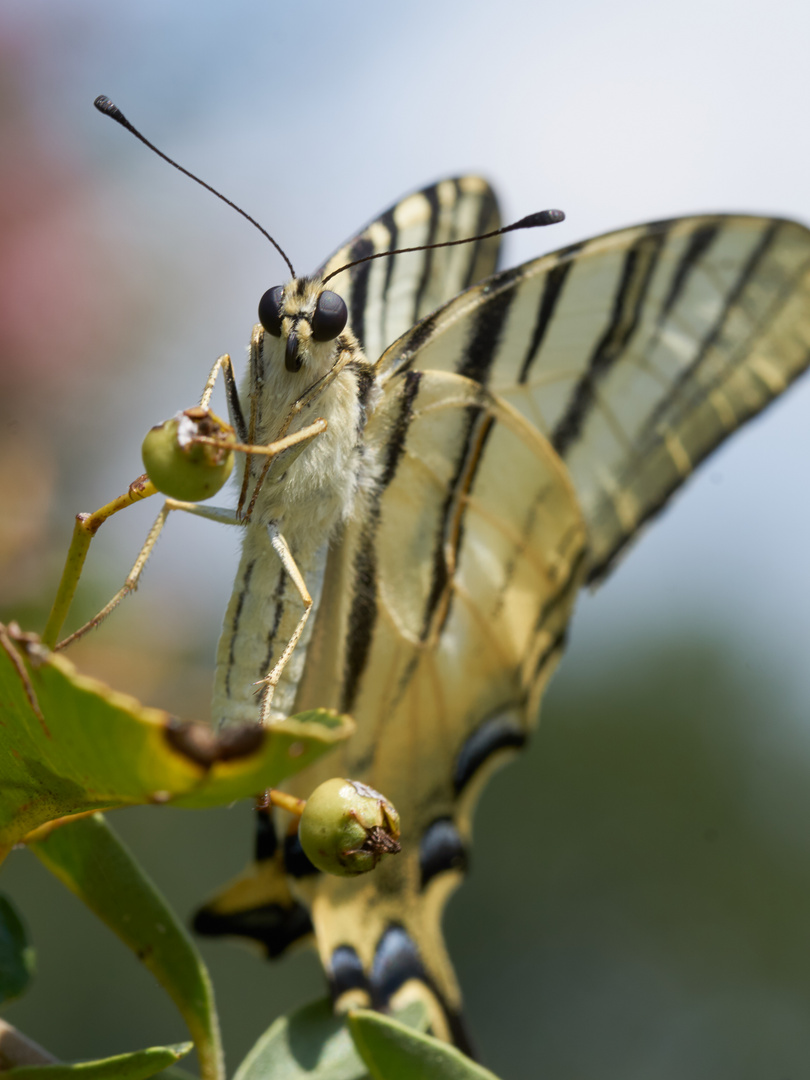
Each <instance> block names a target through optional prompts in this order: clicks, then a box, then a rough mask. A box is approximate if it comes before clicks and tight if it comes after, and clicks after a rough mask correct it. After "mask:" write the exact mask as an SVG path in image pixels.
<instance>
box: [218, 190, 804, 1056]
mask: <svg viewBox="0 0 810 1080" xmlns="http://www.w3.org/2000/svg"><path fill="white" fill-rule="evenodd" d="M406 204H407V200H406V203H404V204H400V205H401V206H402V205H406ZM395 213H396V211H395ZM374 228H375V226H371V227H370V229H371V230H373V229H374ZM465 231H466V230H465ZM381 246H385V241H381ZM335 258H336V259H337V258H340V259H342V258H344V256H343V255H340V256H336V257H335ZM372 266H374V267H375V269H374V274H377V273H378V268H380V267H383V268H384V266H385V262H384V261H383V260H380V261H379V262H378V263H376V264H372ZM403 270H404V266H403ZM380 273H382V271H380ZM371 277H373V275H370V278H371ZM339 280H340V279H339V278H338V279H336V281H339ZM392 280H393V279H392ZM392 288H393V286H392ZM375 289H376V290H377V293H376V294H377V295H383V293H381V290H384V289H385V275H384V274H382V277H380V276H379V275H378V277H377V283H376V285H375ZM372 291H373V290H372ZM406 292H407V293H408V303H410V304H413V303H414V292H413V284H412V282H411V285H410V286H409V288H408V290H406ZM359 295H360V294H359V292H358V293H356V294H355V295H354V298H353V299H354V302H355V303H357V304H359V299H358V297H359ZM369 295H370V294H369V291H368V290H367V291H366V299H365V300H364V302H363V303H364V305H365V306H364V307H363V310H364V311H365V313H366V314H368V313H369V312H374V315H373V318H371V319H370V320H369V323H368V326H369V327H371V326H372V325H375V326H377V327H380V326H382V327H384V328H385V329H384V330H379V332H377V338H376V339H373V338H370V337H368V336H367V339H366V340H367V342H368V341H370V340H377V341H380V342H381V341H384V339H385V337H386V336H387V335H388V334H390V332H391V328H392V327H393V324H394V322H395V321H398V320H399V317H400V316H399V314H398V315H397V317H396V319H394V318H393V316H392V317H391V319H390V320H389V317H388V316H387V314H386V305H385V299H384V297H383V300H381V301H379V304H378V306H375V303H374V302H372V301H371V300H370V299H369ZM385 296H388V302H389V303H390V304H394V305H395V304H396V299H395V293H394V292H391V293H390V295H389V294H388V293H385ZM402 318H403V319H405V315H404V309H403V312H402ZM366 332H367V334H368V331H366ZM375 332H376V331H375ZM809 359H810V233H809V232H808V230H806V229H804V228H803V227H801V226H799V225H797V224H794V223H791V222H787V221H774V220H767V219H761V218H746V217H722V216H713V217H697V218H686V219H682V220H677V221H670V222H656V223H653V224H651V225H647V226H641V227H638V228H635V229H628V230H624V231H621V232H617V233H613V234H610V235H607V236H604V237H600V238H597V239H594V240H591V241H588V242H586V243H583V244H579V245H575V246H573V247H570V248H567V249H565V250H563V251H560V252H556V253H554V254H552V255H548V256H545V257H543V258H541V259H538V260H535V261H533V262H530V263H527V264H526V265H524V266H522V267H518V268H517V269H515V270H510V271H506V272H504V273H501V274H498V275H495V276H494V277H492V278H490V279H489V280H487V281H485V282H483V283H482V284H480V285H476V286H474V287H472V288H470V289H467V291H465V292H463V293H462V294H461V295H459V296H458V297H457V298H456V299H454V300H451V301H450V302H449V303H446V304H445V306H444V307H442V308H440V309H439V310H437V311H435V312H434V314H432V315H428V316H427V317H425V318H423V319H422V321H421V322H420V323H418V324H417V325H416V326H414V327H412V328H411V329H407V330H406V332H405V333H404V334H403V336H402V337H401V338H400V339H399V340H397V341H396V342H395V343H394V344H393V345H392V346H391V347H390V348H389V349H388V350H387V351H386V352H385V353H384V354H383V355H382V356H381V358H380V360H379V362H378V364H377V377H378V380H379V382H380V384H381V385H382V386H383V387H384V396H383V401H382V404H381V405H380V406H379V407H378V408H377V410H376V411H375V413H374V414H373V416H372V417H371V419H370V421H369V425H368V432H367V439H368V442H369V445H373V446H376V447H377V448H379V451H380V454H381V456H382V462H383V471H382V475H381V477H380V481H379V486H378V489H377V491H376V493H375V495H374V497H373V499H372V500H371V502H370V504H369V506H368V507H367V511H366V512H365V513H364V514H363V515H362V516H361V517H359V518H358V519H357V520H355V521H353V522H351V523H350V524H349V526H348V527H347V529H346V532H345V534H344V536H343V538H342V540H341V542H340V544H338V545H336V546H335V547H334V548H333V549H332V550H331V551H330V554H329V561H328V565H327V571H326V584H325V590H324V595H323V599H322V602H321V606H320V610H319V613H318V616H317V620H316V625H315V628H314V633H313V641H312V644H311V646H310V652H309V655H308V657H307V665H306V670H305V673H304V677H303V680H302V683H301V685H300V688H299V694H298V698H297V701H296V707H297V708H301V709H303V708H307V707H310V706H316V705H332V706H334V707H336V708H338V709H341V710H343V711H349V712H351V713H352V714H353V715H354V717H355V719H356V721H357V724H358V735H357V736H356V737H355V738H354V739H353V740H351V741H350V743H349V744H348V745H347V746H346V747H345V748H344V749H343V750H342V751H340V753H341V754H342V755H343V756H342V758H340V759H338V758H336V757H335V756H334V755H333V756H330V757H329V758H328V759H327V761H326V762H325V763H324V765H323V766H318V768H317V770H308V771H307V773H306V774H305V775H304V776H303V777H301V778H296V783H297V790H298V791H299V792H300V793H301V794H308V793H309V791H311V790H312V788H313V787H314V785H315V784H316V783H317V782H319V781H320V780H321V779H323V778H325V777H326V776H334V775H347V776H351V777H352V778H356V779H360V780H365V781H366V782H368V783H370V784H372V786H374V787H377V788H379V789H380V790H382V791H384V792H385V793H386V795H387V796H388V797H389V798H391V799H392V800H393V802H394V803H395V804H396V805H397V807H398V808H399V810H400V812H401V815H402V820H403V854H402V855H400V856H397V858H396V859H389V860H386V861H384V862H383V863H382V864H381V865H380V867H378V869H377V870H376V871H375V872H374V873H373V874H370V875H367V876H366V877H365V878H360V879H353V880H339V879H335V878H329V879H328V880H327V879H326V877H325V876H323V875H318V874H317V872H315V873H313V868H312V867H311V865H309V864H308V861H307V860H306V859H304V858H302V853H301V852H300V847H299V846H298V845H297V840H296V837H295V835H294V833H290V834H289V835H288V836H287V837H286V839H285V840H284V842H283V845H279V846H276V839H275V834H274V832H273V830H272V828H271V826H270V822H269V821H268V820H266V819H262V828H263V831H262V832H260V834H259V840H258V843H257V857H258V862H257V865H256V866H255V868H254V870H253V872H252V873H250V874H248V875H247V877H246V878H244V879H243V880H242V881H241V882H239V883H237V884H236V885H235V886H234V887H233V888H232V889H231V890H230V891H229V892H226V893H225V894H223V896H222V897H220V898H219V899H218V900H217V901H216V902H215V903H214V904H213V905H211V906H210V907H209V908H208V909H207V911H206V912H204V913H203V915H204V917H205V918H206V919H208V920H209V926H208V928H209V929H214V930H215V932H235V933H243V934H247V935H248V936H253V937H256V938H258V939H260V940H261V941H263V942H264V944H265V945H266V947H267V948H268V951H270V952H271V954H273V953H277V952H279V951H281V949H282V948H283V947H284V946H285V945H286V944H287V943H288V942H289V941H291V940H294V939H296V938H297V937H300V936H301V935H303V934H304V933H306V932H307V931H308V930H309V929H310V928H311V924H310V922H309V918H310V915H309V914H308V912H309V913H311V919H312V922H314V925H315V929H316V931H317V935H318V944H319V949H320V952H321V956H322V959H323V962H324V966H325V968H326V970H327V972H328V973H329V977H330V979H331V981H332V986H333V990H334V992H335V994H336V996H337V997H338V998H339V999H340V1001H341V1003H342V1004H349V1003H351V1002H352V1001H356V1002H361V1003H367V1002H369V1001H370V1002H371V1003H372V1004H373V1005H375V1006H377V1007H385V1006H386V1005H387V1004H388V1003H390V1002H392V1001H396V1003H397V1004H399V1003H400V1002H401V1001H402V1000H403V997H407V996H408V995H409V994H418V995H421V996H422V997H423V999H425V998H426V999H427V1002H428V1005H429V1007H431V1008H432V1010H433V1013H432V1015H433V1022H434V1028H435V1029H436V1030H437V1031H438V1032H443V1033H445V1034H448V1033H449V1034H451V1035H452V1036H453V1037H454V1038H455V1039H456V1041H459V1042H462V1044H463V1036H462V1033H461V1029H460V1026H459V1019H458V1008H459V995H458V989H457V986H456V984H455V980H454V976H453V972H452V968H451V967H450V964H449V961H448V960H447V956H446V952H445V948H444V944H443V941H442V937H441V932H440V920H441V913H442V910H443V907H444V904H445V902H446V900H447V897H448V895H449V894H450V892H451V891H452V890H453V888H455V886H456V885H457V884H458V882H459V881H460V878H461V873H462V871H463V869H464V865H465V859H466V849H467V843H468V840H469V827H470V812H471V808H472V805H473V802H474V799H475V797H476V795H477V793H478V791H479V790H480V787H481V784H482V783H483V782H484V779H485V777H486V774H487V772H488V769H489V767H491V766H492V764H494V763H495V762H496V761H497V760H498V759H499V758H501V757H502V756H503V754H504V752H505V751H506V750H508V749H509V748H514V747H517V746H519V745H521V744H522V742H523V741H524V740H525V736H526V732H527V730H528V727H529V725H530V724H531V723H532V722H533V720H534V717H535V714H536V711H537V704H538V702H539V697H540V693H541V691H542V688H543V686H544V684H545V681H546V679H547V678H548V675H549V674H550V672H551V670H552V668H553V666H554V664H555V662H556V660H557V659H558V657H559V654H560V651H561V649H562V645H563V641H564V635H565V628H566V625H567V621H568V618H569V615H570V610H571V606H572V603H573V599H574V594H575V592H576V590H577V588H578V586H579V584H580V583H581V582H582V581H583V580H585V579H586V578H588V577H590V578H594V577H597V576H598V575H600V574H602V573H604V572H606V570H607V569H608V568H609V566H610V564H611V561H612V559H613V558H614V557H615V556H616V554H617V553H618V552H619V551H620V550H621V549H622V547H623V546H624V545H625V544H626V543H627V542H628V541H629V540H630V539H631V537H632V536H633V535H634V533H635V532H636V531H637V530H638V528H639V527H640V526H641V525H642V524H643V522H644V521H645V520H647V519H648V518H649V517H650V516H651V515H652V514H654V513H655V512H656V511H657V510H658V509H659V508H660V507H661V506H663V504H664V503H665V502H666V500H667V499H668V498H669V496H670V495H671V494H672V493H673V491H674V490H675V489H676V488H677V487H678V486H679V485H680V484H681V483H682V482H683V480H684V479H685V478H686V477H687V476H688V475H689V473H690V472H691V471H692V469H693V468H695V466H696V465H697V464H698V463H699V462H700V461H701V460H702V459H703V458H704V457H705V456H706V455H707V454H708V453H709V452H710V451H711V450H712V449H713V447H714V446H716V445H717V444H718V443H719V442H720V441H722V439H723V438H725V436H726V435H728V434H730V433H731V432H732V431H734V430H735V429H736V428H737V427H738V426H739V425H740V424H742V423H743V422H744V421H745V420H746V419H747V418H749V417H751V416H752V415H754V414H755V413H756V412H758V411H759V410H760V409H762V408H763V407H764V406H765V405H766V404H767V403H768V402H769V401H770V400H772V399H773V398H774V397H775V396H777V395H778V394H779V393H780V392H781V391H782V390H783V389H784V388H785V387H786V386H788V385H789V383H790V382H791V381H792V380H793V379H794V378H795V377H796V376H797V375H798V374H799V373H800V372H801V371H802V370H804V368H805V367H806V366H807V363H808V360H809ZM285 870H286V872H287V875H288V876H287V879H286V882H285V881H284V879H283V873H284V871H285ZM290 887H291V889H292V892H290V891H289V890H290ZM293 892H294V893H295V894H296V897H297V899H296V900H293V895H292V893H293Z"/></svg>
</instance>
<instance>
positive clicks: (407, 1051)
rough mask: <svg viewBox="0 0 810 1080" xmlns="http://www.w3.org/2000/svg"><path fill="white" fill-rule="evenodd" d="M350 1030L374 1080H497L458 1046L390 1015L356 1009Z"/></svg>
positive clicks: (352, 1015)
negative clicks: (415, 1029)
mask: <svg viewBox="0 0 810 1080" xmlns="http://www.w3.org/2000/svg"><path fill="white" fill-rule="evenodd" d="M349 1030H350V1031H351V1034H352V1038H353V1039H354V1044H355V1046H356V1047H357V1049H358V1051H359V1052H360V1056H361V1057H362V1058H363V1061H365V1063H366V1065H367V1066H368V1071H369V1073H370V1074H371V1076H372V1078H373V1080H497V1077H496V1076H495V1074H494V1073H491V1072H490V1071H489V1069H485V1068H483V1067H482V1066H481V1065H476V1063H475V1062H474V1061H471V1060H470V1059H469V1058H468V1057H467V1056H466V1055H465V1054H462V1053H461V1051H460V1050H457V1049H456V1048H455V1047H454V1046H450V1045H449V1044H448V1043H445V1042H441V1041H440V1040H439V1039H434V1038H433V1037H432V1036H431V1035H423V1034H421V1033H419V1032H416V1031H414V1030H413V1029H412V1028H409V1027H405V1025H404V1024H401V1023H398V1022H397V1021H396V1020H393V1019H392V1018H391V1017H389V1016H381V1015H380V1014H379V1013H375V1012H371V1011H370V1010H368V1009H354V1010H352V1012H350V1013H349Z"/></svg>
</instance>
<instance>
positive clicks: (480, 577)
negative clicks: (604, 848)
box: [296, 372, 585, 1040]
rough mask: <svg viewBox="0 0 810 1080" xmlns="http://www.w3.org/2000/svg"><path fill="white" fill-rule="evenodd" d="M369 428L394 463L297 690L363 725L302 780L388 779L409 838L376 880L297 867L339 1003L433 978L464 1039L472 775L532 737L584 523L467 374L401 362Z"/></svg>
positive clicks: (382, 995) (343, 560)
mask: <svg viewBox="0 0 810 1080" xmlns="http://www.w3.org/2000/svg"><path fill="white" fill-rule="evenodd" d="M367 441H368V443H369V444H370V445H373V446H375V447H377V448H378V449H379V452H380V455H381V461H382V463H383V473H382V476H381V478H380V480H379V484H378V487H377V490H376V492H375V495H374V498H373V501H372V504H371V505H370V506H369V508H368V511H367V513H366V514H365V515H364V516H363V517H362V518H361V519H359V520H357V521H355V522H353V523H352V524H351V525H350V526H349V528H348V529H347V531H346V535H345V537H344V540H343V542H342V544H341V546H340V547H339V548H338V549H336V550H335V551H334V552H333V554H332V556H330V565H329V567H328V571H327V583H326V586H325V591H324V596H323V601H322V608H321V611H323V612H327V613H328V614H327V615H326V616H325V617H324V618H321V619H319V620H318V624H317V625H316V629H315V634H314V638H313V642H312V645H311V647H310V648H311V652H310V656H309V657H308V664H307V672H306V674H305V677H304V681H303V683H302V685H301V688H300V690H299V697H298V700H297V702H296V708H301V709H304V708H308V707H309V706H310V705H311V704H313V703H314V702H319V703H320V704H321V705H330V706H333V707H335V708H338V709H340V710H342V711H347V712H350V713H351V714H352V715H353V716H354V718H355V720H356V722H357V728H358V731H357V734H356V736H355V737H353V738H352V739H351V740H350V741H349V743H348V744H346V746H345V748H342V749H341V750H340V751H339V752H338V753H337V754H333V755H330V757H329V759H328V760H327V761H325V762H324V764H323V766H322V767H319V768H318V769H317V770H311V771H308V772H307V775H306V776H305V777H304V778H303V779H302V780H301V782H300V783H299V784H298V785H297V790H298V791H300V792H302V793H308V792H309V791H311V790H312V787H313V785H314V784H315V783H317V782H320V780H321V779H326V778H327V777H329V776H335V775H338V776H349V777H351V778H353V779H359V780H363V781H366V782H367V783H369V784H371V785H372V786H373V787H375V788H378V789H379V790H381V791H384V792H385V793H386V794H387V795H388V797H389V798H391V799H392V800H393V801H394V803H395V805H396V806H397V808H398V809H399V811H400V814H401V817H402V830H403V831H402V845H403V853H402V855H400V856H397V857H396V858H392V859H387V860H385V861H384V863H383V864H382V865H381V866H379V867H378V868H377V870H375V872H374V873H373V874H369V875H366V876H365V877H364V878H361V879H348V880H345V879H337V878H331V877H329V878H327V876H326V875H318V876H312V875H311V874H306V875H303V876H301V877H300V878H299V879H298V883H297V885H298V891H299V894H301V895H303V896H304V898H305V899H306V901H307V903H308V906H310V907H311V911H312V917H313V922H314V924H315V930H316V935H317V939H318V947H319V950H320V953H321V958H322V960H323V963H324V966H325V968H326V971H327V973H328V975H329V977H330V980H331V983H332V988H333V992H334V994H335V997H336V999H337V1000H338V1001H339V1003H340V1004H344V1005H345V1004H348V1003H349V1002H352V1001H353V1002H358V1001H363V1002H365V1003H366V1004H368V1003H371V1004H373V1005H374V1006H375V1007H378V1008H379V1007H383V1008H384V1007H386V1006H388V1004H389V1003H390V1002H391V1001H392V1000H393V999H395V998H396V999H397V1001H401V1000H403V995H405V997H407V996H408V994H411V993H413V994H420V995H424V994H425V993H426V994H427V997H428V1000H429V1004H430V1006H431V1008H432V1011H433V1026H434V1030H436V1031H437V1032H441V1033H443V1034H445V1035H448V1034H450V1033H452V1035H453V1036H454V1037H455V1038H456V1039H457V1040H458V1039H459V1038H460V1027H459V994H458V989H457V987H456V984H455V979H454V976H453V973H452V969H451V967H450V964H449V962H448V960H447V957H446V953H445V949H444V945H443V941H442V936H441V930H440V922H441V913H442V909H443V907H444V904H445V902H446V900H447V897H448V895H449V893H450V891H451V890H452V889H453V888H454V887H455V886H456V885H457V884H458V882H459V881H460V877H461V870H462V869H463V867H464V863H465V858H466V848H467V844H468V841H469V834H470V810H471V807H472V804H473V802H474V799H475V797H476V795H477V792H478V791H479V790H480V786H481V784H482V783H483V780H484V777H485V776H486V774H487V773H488V771H489V769H490V767H491V766H492V765H493V764H494V763H495V762H496V761H498V760H500V759H502V758H503V756H504V753H505V752H506V751H509V750H514V749H515V748H516V747H518V746H520V745H521V744H522V743H523V742H524V741H525V738H526V735H527V731H528V728H529V725H530V723H531V722H532V720H533V719H534V716H535V713H536V711H537V702H538V700H539V695H540V691H541V690H542V687H543V686H544V685H545V682H546V680H547V678H548V676H549V674H550V673H551V671H552V670H553V668H554V666H555V664H556V662H557V660H558V658H559V655H560V653H561V650H562V646H563V641H564V637H565V632H566V627H567V624H568V619H569V615H570V610H571V605H572V603H573V600H574V597H575V595H576V592H577V589H578V587H579V585H580V583H581V578H582V573H583V571H584V558H583V553H584V545H585V528H584V523H583V521H582V518H581V515H580V511H579V507H578V505H577V502H576V499H575V497H574V494H573V491H572V489H571V485H570V482H569V480H568V477H567V475H566V473H565V470H564V468H562V466H561V464H560V462H559V459H558V458H557V456H556V455H555V454H554V452H553V451H552V450H551V448H550V446H549V445H548V443H547V442H546V441H545V440H544V439H543V438H542V437H540V436H539V435H538V434H537V432H536V431H535V430H534V429H533V428H532V427H531V426H530V425H528V424H527V423H526V422H525V420H523V419H522V418H521V417H520V415H519V414H518V413H517V412H516V411H515V410H513V409H512V408H511V407H510V406H508V405H506V404H504V403H503V402H501V401H499V400H498V399H497V398H496V397H494V396H492V395H491V394H489V393H488V392H487V391H486V390H484V389H482V388H481V387H480V386H479V385H478V384H476V383H474V382H472V381H471V380H469V379H465V378H462V377H460V376H457V375H452V374H440V373H435V372H424V373H422V372H411V373H409V374H407V375H405V376H404V377H403V378H401V379H397V380H394V382H393V383H392V384H391V385H389V388H388V393H387V394H386V398H385V401H384V403H383V405H382V406H381V407H380V408H379V409H378V410H377V411H376V412H375V414H374V416H373V417H372V419H371V420H370V422H369V428H368V434H367ZM426 987H427V990H426V989H425V988H426Z"/></svg>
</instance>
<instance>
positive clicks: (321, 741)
mask: <svg viewBox="0 0 810 1080" xmlns="http://www.w3.org/2000/svg"><path fill="white" fill-rule="evenodd" d="M12 639H13V643H12ZM0 646H1V647H0V858H2V855H3V854H4V853H5V851H7V850H8V849H9V848H10V847H11V846H12V845H13V844H14V843H16V842H17V841H19V840H21V839H22V838H23V837H24V836H26V835H27V834H28V833H30V832H31V831H32V830H34V829H36V828H38V827H39V826H41V825H43V824H45V823H46V822H50V821H54V820H56V819H59V818H62V817H65V816H68V815H73V814H77V813H87V812H93V811H94V810H100V809H109V808H112V807H116V806H131V805H135V804H138V803H150V802H151V803H172V804H173V805H175V806H184V807H193V808H202V807H207V806H215V805H219V804H223V803H229V802H233V801H234V800H235V799H240V798H244V797H249V796H252V795H256V794H258V793H260V792H262V791H265V790H266V789H267V788H268V787H277V786H278V785H279V784H280V783H281V781H282V780H284V779H285V777H287V776H291V775H292V774H293V773H296V772H298V771H299V770H300V769H303V768H305V767H306V766H307V765H309V764H311V762H312V761H314V760H315V759H316V758H318V757H320V756H321V754H323V753H325V752H326V751H327V750H330V749H331V748H332V747H333V746H334V745H335V744H336V743H337V742H339V741H341V740H342V739H345V738H347V736H348V735H349V734H351V732H352V731H353V730H354V725H353V723H352V721H351V720H350V719H349V718H348V717H343V716H339V715H337V714H336V713H334V712H332V711H329V710H312V711H310V712H307V713H302V714H301V715H299V716H294V717H290V718H289V719H287V720H283V721H279V722H278V723H276V724H269V725H267V726H266V727H261V726H260V725H259V724H255V725H245V726H244V727H241V728H231V729H225V730H224V731H223V732H222V733H221V734H220V735H215V734H214V733H213V732H212V731H211V729H210V728H209V727H208V726H207V725H205V724H196V723H195V724H181V723H180V722H179V721H176V720H174V719H173V718H172V717H170V716H169V715H168V713H165V712H163V711H162V710H160V709H151V708H146V707H145V706H143V705H141V704H140V702H138V701H136V700H135V699H134V698H132V697H129V696H128V695H124V694H119V693H117V692H115V691H113V690H110V689H109V687H107V686H105V685H104V684H103V683H100V682H98V681H97V680H96V679H90V678H87V677H86V676H82V675H79V674H77V672H76V670H75V668H74V667H73V665H72V664H71V663H70V662H69V661H68V660H66V659H65V658H64V657H63V656H61V655H59V654H53V653H49V652H48V651H47V650H46V649H44V648H43V647H42V646H41V645H39V644H38V642H37V640H36V638H35V637H34V635H30V634H21V633H20V632H19V631H18V630H16V629H15V628H3V627H2V625H0Z"/></svg>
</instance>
